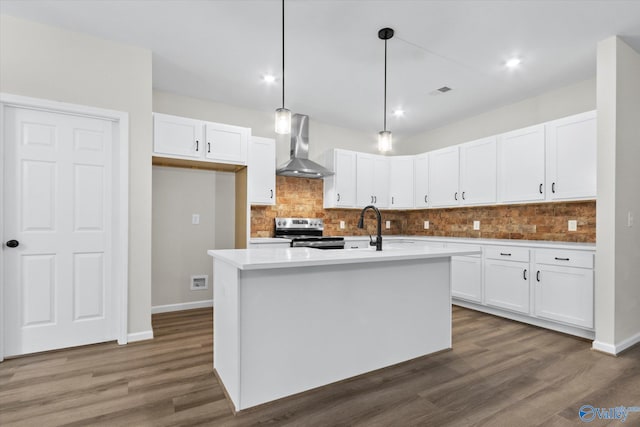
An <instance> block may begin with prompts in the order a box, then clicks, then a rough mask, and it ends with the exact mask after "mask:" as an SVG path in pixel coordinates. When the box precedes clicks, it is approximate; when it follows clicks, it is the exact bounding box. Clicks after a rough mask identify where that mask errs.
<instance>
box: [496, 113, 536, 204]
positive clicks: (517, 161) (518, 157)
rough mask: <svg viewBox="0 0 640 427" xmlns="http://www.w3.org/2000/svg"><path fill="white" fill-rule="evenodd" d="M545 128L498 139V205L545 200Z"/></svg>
mask: <svg viewBox="0 0 640 427" xmlns="http://www.w3.org/2000/svg"><path fill="white" fill-rule="evenodd" d="M544 145H545V139H544V125H537V126H531V127H528V128H524V129H519V130H516V131H513V132H508V133H504V134H502V135H500V136H499V137H498V201H499V202H502V203H518V202H535V201H539V200H544V199H545V191H544V190H545V188H544V179H545V165H544V162H545V154H544Z"/></svg>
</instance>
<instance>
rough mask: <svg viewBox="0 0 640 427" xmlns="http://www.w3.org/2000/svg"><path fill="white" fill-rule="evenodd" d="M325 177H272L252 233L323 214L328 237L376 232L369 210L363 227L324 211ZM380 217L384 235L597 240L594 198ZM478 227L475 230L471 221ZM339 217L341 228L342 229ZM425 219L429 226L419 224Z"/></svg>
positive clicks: (345, 214)
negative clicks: (270, 195) (572, 225)
mask: <svg viewBox="0 0 640 427" xmlns="http://www.w3.org/2000/svg"><path fill="white" fill-rule="evenodd" d="M322 183H323V181H322V180H320V179H306V178H293V177H284V176H278V177H276V188H277V192H276V205H275V206H252V207H251V237H273V234H274V218H276V217H313V218H323V219H324V222H325V231H324V234H325V235H326V236H352V235H367V234H375V233H376V230H375V228H376V223H375V215H374V214H373V212H371V211H368V212H367V216H366V219H365V229H364V230H360V229H358V228H357V227H356V224H357V223H358V218H359V216H360V209H324V208H323V207H322V196H323V189H322ZM382 219H383V221H391V228H390V229H389V230H387V229H385V227H384V223H383V230H382V232H383V234H387V235H418V236H447V237H476V238H484V239H524V240H551V241H564V242H589V243H594V242H595V240H596V202H595V201H594V200H588V201H580V202H554V203H535V204H524V205H499V206H475V207H459V208H447V209H419V210H404V211H390V210H383V211H382ZM474 220H475V221H480V230H473V221H474ZM569 220H576V221H577V222H578V229H577V231H567V222H568V221H569ZM340 221H344V222H345V229H344V230H341V229H340ZM424 221H429V229H428V230H425V229H424V227H423V224H424Z"/></svg>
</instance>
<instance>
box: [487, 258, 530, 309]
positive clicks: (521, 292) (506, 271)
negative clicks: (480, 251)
mask: <svg viewBox="0 0 640 427" xmlns="http://www.w3.org/2000/svg"><path fill="white" fill-rule="evenodd" d="M528 268H529V263H526V262H513V261H501V260H494V259H486V260H485V264H484V302H485V304H487V305H490V306H494V307H499V308H504V309H507V310H511V311H516V312H518V313H525V314H528V313H529V276H530V274H529V273H530V272H529V271H528Z"/></svg>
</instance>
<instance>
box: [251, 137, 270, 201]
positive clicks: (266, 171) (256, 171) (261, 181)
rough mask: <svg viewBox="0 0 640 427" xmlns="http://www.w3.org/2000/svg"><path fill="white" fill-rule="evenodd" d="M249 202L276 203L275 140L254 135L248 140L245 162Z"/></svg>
mask: <svg viewBox="0 0 640 427" xmlns="http://www.w3.org/2000/svg"><path fill="white" fill-rule="evenodd" d="M247 166H248V169H247V174H248V187H249V189H248V191H249V202H250V203H251V204H259V205H275V204H276V141H275V140H274V139H272V138H260V137H257V136H254V137H252V138H251V141H250V142H249V159H248V162H247Z"/></svg>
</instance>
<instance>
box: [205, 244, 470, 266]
mask: <svg viewBox="0 0 640 427" xmlns="http://www.w3.org/2000/svg"><path fill="white" fill-rule="evenodd" d="M481 253H482V251H481V250H480V248H479V247H477V246H473V245H469V246H458V247H455V248H443V247H441V246H430V245H424V246H422V245H421V246H419V247H411V248H406V247H402V246H394V245H393V243H388V244H387V245H386V247H385V245H383V247H382V251H376V250H375V248H364V249H344V250H322V249H315V248H273V249H222V250H209V251H207V254H209V255H210V256H212V257H214V258H216V259H219V260H221V261H225V262H227V263H229V264H231V265H233V266H235V267H236V268H238V269H240V270H264V269H273V268H293V267H307V266H322V265H337V264H356V263H368V262H383V261H401V260H413V259H429V258H442V257H450V256H458V255H480V254H481Z"/></svg>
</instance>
